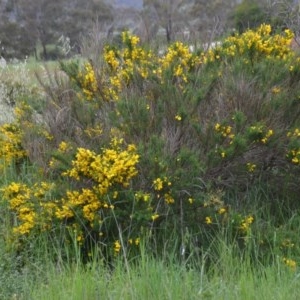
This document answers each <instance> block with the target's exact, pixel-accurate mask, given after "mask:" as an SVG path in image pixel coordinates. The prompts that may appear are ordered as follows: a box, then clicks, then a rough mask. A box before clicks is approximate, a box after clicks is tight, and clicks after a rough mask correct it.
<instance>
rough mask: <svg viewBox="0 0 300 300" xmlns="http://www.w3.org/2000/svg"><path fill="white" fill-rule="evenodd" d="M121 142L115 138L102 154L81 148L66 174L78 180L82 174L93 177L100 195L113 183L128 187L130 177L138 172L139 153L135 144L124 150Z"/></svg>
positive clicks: (95, 187) (105, 192)
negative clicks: (109, 147)
mask: <svg viewBox="0 0 300 300" xmlns="http://www.w3.org/2000/svg"><path fill="white" fill-rule="evenodd" d="M121 143H122V140H119V141H116V140H113V141H112V143H111V146H112V148H111V149H104V150H103V152H102V154H96V153H95V152H93V151H91V150H89V149H85V148H79V149H78V150H77V154H76V158H75V160H73V161H72V165H73V167H72V169H71V170H69V171H67V172H65V173H64V175H67V176H69V177H72V178H75V179H76V180H79V179H80V177H81V176H84V177H86V178H89V179H92V180H93V181H94V182H95V183H96V184H95V186H94V189H95V191H96V192H97V193H99V194H100V195H105V194H107V192H108V190H109V189H110V187H111V186H112V185H113V184H121V185H122V186H123V187H128V186H129V181H130V179H131V178H132V177H133V176H135V175H136V174H137V170H136V164H137V163H138V160H139V155H138V154H136V148H135V146H134V145H132V144H131V145H128V146H127V149H126V150H122V149H121V148H120V146H119V144H121Z"/></svg>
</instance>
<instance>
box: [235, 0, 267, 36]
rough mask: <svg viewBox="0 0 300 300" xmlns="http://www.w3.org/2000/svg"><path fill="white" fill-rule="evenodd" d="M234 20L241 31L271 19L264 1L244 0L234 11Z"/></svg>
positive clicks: (236, 27)
mask: <svg viewBox="0 0 300 300" xmlns="http://www.w3.org/2000/svg"><path fill="white" fill-rule="evenodd" d="M232 20H233V24H234V27H235V29H237V30H238V32H240V33H241V32H243V31H245V30H247V29H249V28H256V27H258V26H259V25H260V24H262V23H265V22H267V23H269V21H270V19H269V16H268V12H267V10H266V6H265V5H264V3H263V1H253V0H243V1H242V2H241V3H240V4H238V5H237V6H236V7H235V9H234V11H233V14H232Z"/></svg>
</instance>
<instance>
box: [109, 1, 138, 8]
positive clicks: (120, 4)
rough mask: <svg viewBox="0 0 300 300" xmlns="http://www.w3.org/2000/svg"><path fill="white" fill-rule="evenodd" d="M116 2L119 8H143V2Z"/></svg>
mask: <svg viewBox="0 0 300 300" xmlns="http://www.w3.org/2000/svg"><path fill="white" fill-rule="evenodd" d="M114 2H115V6H117V7H132V8H136V9H141V8H142V7H143V0H115V1H114Z"/></svg>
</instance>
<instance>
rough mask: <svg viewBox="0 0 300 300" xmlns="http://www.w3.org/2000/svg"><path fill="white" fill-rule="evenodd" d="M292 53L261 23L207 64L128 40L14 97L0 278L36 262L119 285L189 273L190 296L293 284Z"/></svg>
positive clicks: (296, 164) (298, 155) (177, 50)
mask: <svg viewBox="0 0 300 300" xmlns="http://www.w3.org/2000/svg"><path fill="white" fill-rule="evenodd" d="M292 39H293V33H292V32H291V31H290V30H288V29H287V30H284V31H283V32H281V33H274V32H272V29H271V26H270V25H265V24H263V25H261V26H260V27H258V28H257V29H256V30H248V31H246V32H244V33H241V34H236V35H233V36H230V37H227V38H225V39H224V40H223V41H222V44H220V45H218V46H217V47H216V48H214V49H209V50H207V51H204V50H202V49H199V50H198V51H196V52H191V51H190V50H189V46H188V45H185V44H183V43H181V42H175V43H172V44H171V45H170V46H169V48H168V49H167V50H166V52H165V53H164V54H163V55H162V56H159V55H158V54H157V53H155V52H154V51H152V50H150V49H148V48H147V47H146V46H143V45H142V44H141V43H140V40H139V37H137V36H135V35H132V34H130V33H129V32H124V33H123V34H122V43H121V44H119V43H116V44H107V45H106V46H105V48H104V50H103V55H102V56H101V58H100V61H99V62H97V63H94V62H92V61H85V60H71V61H64V62H61V63H60V69H59V70H57V72H52V71H51V72H50V71H49V72H48V76H47V78H44V77H41V76H40V77H39V81H40V84H41V85H42V86H43V93H42V94H41V92H40V90H39V89H36V88H29V87H27V89H20V88H19V89H18V91H22V94H20V95H19V96H16V97H14V100H15V102H16V103H15V104H14V105H15V109H14V111H15V118H14V120H12V121H11V122H9V123H5V124H3V125H2V126H1V128H0V132H1V138H0V157H1V172H2V174H3V176H2V177H1V182H0V184H1V206H0V207H1V251H2V259H1V265H0V269H1V274H3V278H12V279H14V280H16V281H18V279H19V280H20V278H22V276H26V278H27V280H29V281H30V280H37V279H36V278H35V276H40V274H42V271H41V270H40V266H41V264H43V263H45V260H47V263H48V264H49V265H51V264H53V265H54V266H56V267H57V272H60V270H62V269H63V268H64V267H65V266H66V265H68V266H70V268H72V266H74V264H75V265H77V267H78V268H79V269H81V268H82V270H85V271H89V270H91V271H92V272H95V274H96V273H97V274H98V275H96V276H103V273H101V274H100V275H99V273H98V271H95V269H94V268H95V266H96V270H98V269H97V268H99V267H100V268H101V270H102V271H101V272H103V270H106V269H107V268H108V269H109V270H110V271H109V272H112V274H119V273H118V270H119V269H118V268H119V267H120V264H121V265H122V264H124V265H123V266H124V269H125V270H126V272H127V273H126V274H127V275H128V278H129V279H130V280H138V279H137V278H134V279H133V278H132V277H131V276H129V274H130V270H131V268H133V270H135V271H136V272H137V274H138V273H139V272H142V270H143V266H144V265H143V263H145V260H147V259H149V265H147V267H151V266H152V264H154V266H155V267H157V268H159V267H160V265H159V263H160V261H162V262H163V264H166V265H170V264H171V265H174V266H175V267H174V269H173V271H174V273H172V275H174V274H175V273H176V272H177V271H176V267H177V266H178V268H180V270H181V271H182V272H187V273H184V274H185V275H184V276H192V277H191V278H190V277H188V278H186V279H187V282H189V283H190V284H191V286H190V290H189V292H190V293H193V291H194V284H195V282H194V280H195V279H192V278H193V276H194V275H195V274H202V275H203V274H204V273H205V274H207V275H205V276H208V277H205V278H206V279H205V280H207V281H208V282H209V280H212V281H211V282H213V281H214V280H217V279H216V277H214V276H216V274H218V276H219V273H218V272H219V271H220V270H221V271H222V272H224V274H223V275H222V276H224V277H223V279H225V278H226V276H228V274H227V275H226V274H225V273H226V268H225V267H224V266H225V264H226V263H230V266H231V267H230V266H229V268H231V269H230V270H231V271H233V272H241V273H237V274H244V275H245V276H247V274H252V275H251V276H255V275H253V274H254V273H252V272H258V273H260V272H262V274H266V275H265V276H266V277H267V278H268V276H269V275H268V274H269V273H268V272H270V271H268V270H270V269H272V268H275V269H276V276H279V278H280V275H281V272H282V274H288V275H286V276H291V278H294V277H293V276H297V272H298V267H297V265H298V263H299V251H300V248H299V246H300V245H299V238H298V232H299V224H300V219H299V209H300V206H299V192H300V185H299V175H300V174H299V173H300V100H299V98H300V94H299V84H300V83H299V78H300V59H299V57H298V56H297V54H296V53H295V52H294V51H293V50H292V49H291V47H290V44H291V42H292ZM227 254H228V255H227ZM145 257H146V258H145ZM224 257H226V258H225V259H224ZM152 259H154V260H152ZM235 262H240V263H241V265H242V266H243V267H245V266H247V268H248V269H247V270H249V271H245V272H244V273H243V271H242V270H241V269H240V270H236V269H235V268H233V267H232V266H234V265H235V266H236V265H238V263H235ZM156 263H157V265H155V264H156ZM94 264H95V265H94ZM147 267H145V270H147ZM11 268H13V269H14V272H11V271H9V269H11ZM139 268H141V269H139ZM181 268H182V269H181ZM183 270H185V271H183ZM218 270H219V271H218ZM253 270H256V271H253ZM263 270H264V271H263ZM135 271H133V272H135ZM148 271H149V270H148ZM54 272H56V271H55V270H54ZM114 272H116V273H114ZM149 272H150V271H149ZM194 272H195V273H194ZM203 272H204V273H203ZM247 272H249V273H247ZM264 272H265V273H264ZM270 273H272V272H270ZM28 274H30V275H28ZM36 274H39V275H36ZM255 274H256V273H255ZM202 275H201V276H202ZM54 276H55V275H54ZM112 276H113V275H112ZM155 276H157V274H156V275H155ZM195 276H196V277H197V275H195ZM210 276H211V277H210ZM222 276H221V277H222ZM249 276H250V275H249ZM229 277H230V276H229ZM41 278H42V279H41ZM41 278H40V279H39V280H42V281H43V280H46V281H47V280H48V279H47V278H45V276H44V277H43V276H41ZM259 278H264V275H262V276H261V277H259ZM276 278H277V277H276ZM285 278H287V277H285ZM289 278H290V277H289ZM272 279H274V280H275V281H276V280H277V279H275V278H274V277H272ZM174 280H178V278H177V279H174ZM189 280H190V281H189ZM1 281H2V280H1ZM16 281H15V284H11V281H9V280H3V281H2V282H3V284H2V283H1V285H2V286H1V288H0V291H3V292H2V293H3V295H1V294H0V295H1V296H2V298H5V297H8V296H9V295H10V296H11V295H12V294H14V293H18V292H19V290H18V288H20V289H21V291H22V286H21V287H20V286H19V285H18V284H17V283H16ZM8 282H10V284H8ZM116 282H118V280H116ZM253 284H254V285H255V283H254V281H253ZM129 285H130V283H129ZM130 286H131V285H130ZM266 286H267V285H266ZM36 292H37V291H36ZM130 292H131V293H134V292H133V290H131V291H130ZM198 292H199V291H198ZM20 293H21V292H20ZM23 293H24V290H23ZM37 293H38V292H37ZM181 293H182V291H181ZM130 295H131V296H132V295H133V294H129V296H128V298H130ZM211 295H215V297H217V294H211ZM240 295H241V294H240ZM36 297H37V298H38V299H41V296H36ZM86 297H87V299H88V298H89V297H93V296H86ZM99 297H100V296H99ZM194 297H195V296H194ZM208 297H210V296H209V295H208Z"/></svg>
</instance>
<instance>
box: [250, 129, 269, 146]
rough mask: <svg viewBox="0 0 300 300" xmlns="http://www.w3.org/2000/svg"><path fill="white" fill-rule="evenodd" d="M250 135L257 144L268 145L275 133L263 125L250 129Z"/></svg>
mask: <svg viewBox="0 0 300 300" xmlns="http://www.w3.org/2000/svg"><path fill="white" fill-rule="evenodd" d="M249 134H250V136H251V137H253V139H254V141H255V142H261V143H263V144H266V143H267V142H268V141H269V139H270V137H271V136H272V135H273V134H274V132H273V130H272V129H267V128H265V126H262V125H258V126H256V125H253V126H250V128H249Z"/></svg>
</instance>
